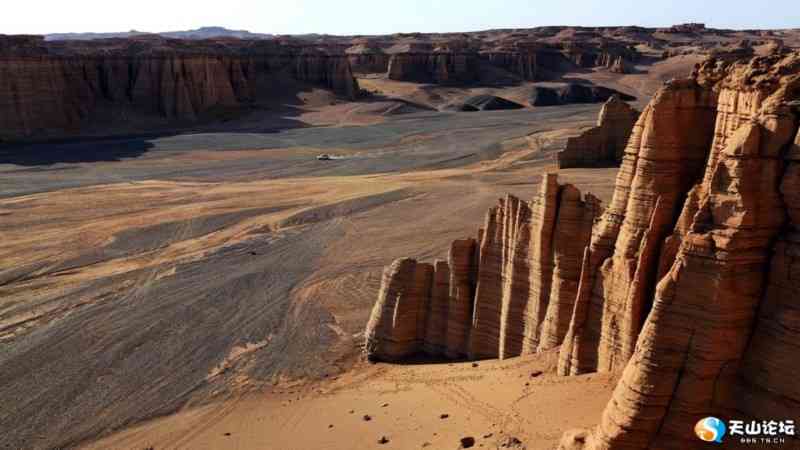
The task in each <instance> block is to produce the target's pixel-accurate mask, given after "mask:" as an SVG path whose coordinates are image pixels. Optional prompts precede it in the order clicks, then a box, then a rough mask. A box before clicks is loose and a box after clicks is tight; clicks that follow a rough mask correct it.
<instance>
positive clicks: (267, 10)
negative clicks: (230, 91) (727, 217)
mask: <svg viewBox="0 0 800 450" xmlns="http://www.w3.org/2000/svg"><path fill="white" fill-rule="evenodd" d="M798 4H800V2H798V0H760V1H759V0H727V1H726V0H659V1H652V0H602V1H594V0H505V1H503V0H392V1H377V0H192V1H185V0H179V1H176V0H130V1H126V2H118V1H110V0H38V1H33V0H22V1H14V2H13V6H10V5H9V6H8V7H6V8H3V11H2V14H0V34H17V33H34V34H43V33H54V32H88V31H94V32H100V31H127V30H130V29H137V30H140V31H173V30H184V29H190V28H197V27H200V26H208V25H219V26H225V27H228V28H235V29H246V30H250V31H254V32H262V33H275V34H299V33H329V34H387V33H394V32H409V31H422V32H448V31H473V30H483V29H488V28H525V27H534V26H540V25H587V26H593V25H642V26H666V25H671V24H675V23H682V22H705V23H706V24H707V25H708V26H712V27H716V28H798V27H800V7H798Z"/></svg>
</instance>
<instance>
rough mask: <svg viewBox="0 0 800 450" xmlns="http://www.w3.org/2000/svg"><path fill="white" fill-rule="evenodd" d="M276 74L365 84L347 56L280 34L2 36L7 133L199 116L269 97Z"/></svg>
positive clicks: (0, 71) (50, 132)
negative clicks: (293, 42)
mask: <svg viewBox="0 0 800 450" xmlns="http://www.w3.org/2000/svg"><path fill="white" fill-rule="evenodd" d="M276 80H294V81H299V82H303V83H311V84H315V85H319V86H323V87H326V88H330V89H332V90H333V91H335V92H336V93H338V94H339V95H341V96H343V97H346V98H353V97H354V96H355V95H356V92H357V89H358V86H357V84H356V82H355V79H354V78H353V76H352V74H351V72H350V65H349V63H348V61H347V58H346V57H344V56H343V55H331V54H327V53H325V52H323V51H321V50H317V49H312V48H302V47H292V46H283V45H280V44H278V43H275V42H272V41H236V42H235V45H233V44H229V43H226V44H224V45H223V44H217V43H215V42H213V41H211V42H209V41H191V42H184V41H176V40H165V39H161V38H148V39H141V40H134V39H131V40H119V39H112V40H100V41H91V42H88V43H63V42H45V41H43V40H42V39H41V38H37V37H28V39H21V38H19V37H0V139H2V138H26V137H36V138H41V137H54V136H64V135H70V134H78V133H80V132H82V131H83V130H85V129H86V128H87V127H89V126H91V125H92V124H101V125H102V126H103V127H104V128H106V129H108V128H111V127H113V126H115V125H116V126H120V127H131V126H136V125H140V126H146V125H148V124H150V123H152V122H154V121H155V122H158V123H162V124H164V123H187V122H188V123H191V122H194V121H196V120H197V119H198V118H199V117H200V116H202V115H203V114H205V113H210V112H214V111H219V110H242V109H244V108H246V107H248V106H251V105H256V104H258V103H260V102H268V101H269V100H270V99H271V98H273V97H274V96H276V95H277V94H278V93H277V92H276V91H275V89H274V86H273V85H274V83H275V82H276ZM131 122H136V123H133V124H132V123H131Z"/></svg>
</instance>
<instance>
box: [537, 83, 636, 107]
mask: <svg viewBox="0 0 800 450" xmlns="http://www.w3.org/2000/svg"><path fill="white" fill-rule="evenodd" d="M613 96H617V97H619V98H620V99H621V100H624V101H631V100H636V97H633V96H630V95H627V94H623V93H622V92H618V91H615V90H613V89H609V88H606V87H603V86H587V85H583V84H577V83H569V84H565V85H563V86H559V87H554V88H551V87H544V86H535V87H534V88H533V90H532V91H531V96H530V104H531V106H556V105H568V104H572V103H599V102H605V101H607V100H608V99H609V98H611V97H613Z"/></svg>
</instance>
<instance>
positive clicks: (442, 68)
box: [387, 52, 479, 84]
mask: <svg viewBox="0 0 800 450" xmlns="http://www.w3.org/2000/svg"><path fill="white" fill-rule="evenodd" d="M387 76H388V78H389V79H391V80H400V81H415V82H425V83H436V84H465V83H472V82H475V81H477V80H478V77H479V74H478V55H477V53H454V52H430V53H410V52H409V53H396V54H393V55H392V56H391V58H390V59H389V68H388V72H387Z"/></svg>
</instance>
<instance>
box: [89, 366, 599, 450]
mask: <svg viewBox="0 0 800 450" xmlns="http://www.w3.org/2000/svg"><path fill="white" fill-rule="evenodd" d="M554 356H555V355H554V354H549V355H538V356H527V357H521V358H515V359H513V360H506V361H482V362H480V363H469V362H462V363H450V364H419V365H384V364H378V365H375V366H357V367H355V368H354V370H352V371H350V372H348V373H346V374H344V375H342V376H339V377H336V378H335V379H333V380H331V381H326V382H321V383H314V384H307V385H297V386H285V387H283V388H279V389H272V390H268V391H264V392H262V393H259V394H257V395H249V396H243V397H240V398H237V399H234V400H227V401H225V402H221V403H213V404H211V405H206V406H199V407H196V408H191V409H187V410H185V411H182V412H180V413H178V414H175V415H173V416H170V417H166V418H162V419H156V420H153V421H150V422H148V423H146V424H143V425H141V426H137V427H134V428H131V429H129V430H126V431H123V432H121V433H118V434H116V435H113V436H111V437H109V438H107V439H103V440H100V441H97V442H94V443H91V444H88V445H86V446H84V447H82V448H85V449H97V450H100V449H109V448H132V449H133V448H138V449H145V448H153V449H177V448H187V449H188V448H191V449H198V450H204V449H208V450H212V449H222V448H252V449H255V448H258V449H264V450H271V449H274V450H305V449H328V450H351V449H369V448H382V449H419V448H430V449H457V448H459V445H460V440H461V439H462V438H470V437H471V438H473V439H475V442H476V443H475V448H487V449H499V448H528V449H550V448H554V446H555V445H556V444H557V442H558V440H559V439H560V438H561V435H562V433H563V432H564V431H565V430H567V429H570V428H576V427H578V428H580V427H584V428H585V427H589V426H591V425H593V424H594V423H595V422H596V420H597V416H598V415H599V414H600V413H601V411H602V409H603V407H604V406H605V404H606V402H607V401H608V400H609V398H610V396H611V391H612V389H613V386H614V380H613V379H612V378H611V377H610V376H609V375H608V374H603V375H599V374H594V375H584V376H579V377H569V378H565V377H559V376H557V375H554V374H552V373H551V369H552V362H553V360H554ZM382 438H385V439H386V440H387V441H388V442H385V443H381V440H382ZM510 443H515V444H516V445H509V444H510Z"/></svg>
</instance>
